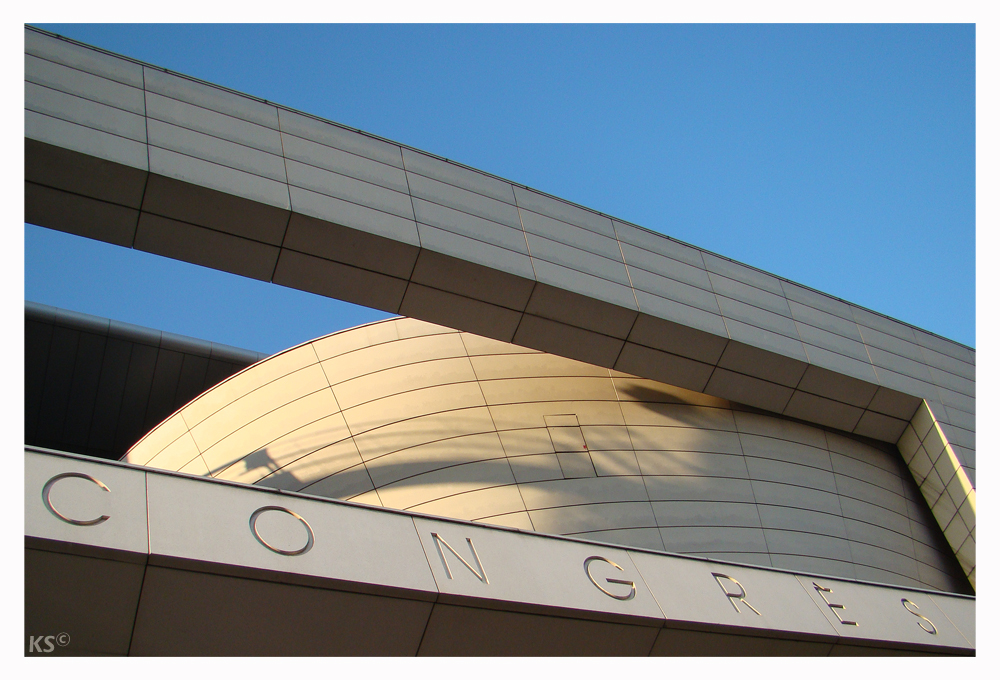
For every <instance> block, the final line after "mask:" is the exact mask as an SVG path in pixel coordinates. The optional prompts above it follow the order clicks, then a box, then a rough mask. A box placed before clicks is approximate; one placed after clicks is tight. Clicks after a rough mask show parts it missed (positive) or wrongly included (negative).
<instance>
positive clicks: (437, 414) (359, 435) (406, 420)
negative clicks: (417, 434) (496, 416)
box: [348, 404, 492, 451]
mask: <svg viewBox="0 0 1000 680" xmlns="http://www.w3.org/2000/svg"><path fill="white" fill-rule="evenodd" d="M480 408H482V409H485V408H488V407H487V406H486V405H485V404H483V405H474V406H460V407H458V408H453V409H445V410H443V411H434V412H432V413H421V414H418V415H415V416H410V417H408V418H403V419H401V420H393V421H392V422H388V423H385V424H383V425H378V426H376V427H373V428H371V429H368V430H364V431H362V432H358V433H356V434H354V435H353V437H354V439H357V438H359V437H363V436H365V435H367V434H368V433H369V432H375V431H377V430H381V429H382V428H384V427H390V426H392V425H398V424H400V423H408V422H410V421H411V420H417V419H418V418H427V417H430V416H439V415H441V414H444V413H455V412H457V411H471V410H473V409H480ZM348 425H350V424H348ZM352 431H353V430H352ZM490 431H492V430H490ZM474 434H475V433H474ZM359 451H360V449H359Z"/></svg>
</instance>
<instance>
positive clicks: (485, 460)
mask: <svg viewBox="0 0 1000 680" xmlns="http://www.w3.org/2000/svg"><path fill="white" fill-rule="evenodd" d="M484 434H488V433H484ZM388 455H392V454H388ZM504 459H505V457H504V456H503V451H501V455H499V456H492V457H490V458H477V459H475V460H463V461H459V462H457V463H451V464H449V465H444V466H442V467H438V468H433V469H430V470H425V471H423V472H417V473H414V474H412V475H408V476H406V477H400V478H399V479H394V480H392V481H391V482H385V483H384V484H377V485H376V486H375V488H376V489H385V488H387V487H390V486H392V485H393V484H398V483H399V482H405V481H406V480H408V479H414V478H416V477H420V476H423V475H429V474H432V473H436V472H440V471H442V470H450V469H452V468H457V467H462V466H463V465H476V464H477V463H488V462H490V461H494V460H504ZM365 463H366V464H367V463H368V461H365ZM511 476H512V477H513V472H512V473H511ZM509 484H514V485H516V484H517V480H515V481H513V482H504V483H503V484H500V486H507V485H509ZM494 486H495V485H494ZM484 488H492V487H484ZM470 491H475V489H470ZM460 493H464V492H460ZM426 502H430V501H426Z"/></svg>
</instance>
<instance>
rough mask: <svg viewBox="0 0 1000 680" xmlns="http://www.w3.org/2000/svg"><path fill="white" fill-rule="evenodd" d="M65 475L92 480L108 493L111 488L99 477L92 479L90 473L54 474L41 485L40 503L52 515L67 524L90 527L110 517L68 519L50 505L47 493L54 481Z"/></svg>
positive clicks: (65, 476) (64, 477) (63, 477)
mask: <svg viewBox="0 0 1000 680" xmlns="http://www.w3.org/2000/svg"><path fill="white" fill-rule="evenodd" d="M67 477H77V478H79V479H86V480H87V481H88V482H93V483H94V484H96V485H97V486H99V487H101V488H102V489H104V490H105V491H107V492H108V493H111V489H109V488H108V487H107V486H105V485H104V482H102V481H100V480H99V479H94V478H93V477H91V476H90V475H85V474H83V473H82V472H64V473H62V474H61V475H56V476H55V477H53V478H52V479H50V480H49V481H47V482H45V486H43V487H42V503H44V504H45V507H46V508H47V509H48V511H49V512H51V513H52V514H53V515H55V516H56V517H58V518H59V519H61V520H62V521H64V522H66V523H67V524H72V525H73V526H78V527H92V526H94V525H95V524H100V523H101V522H106V521H107V520H109V519H111V516H110V515H101V516H100V517H97V518H95V519H70V518H69V517H67V516H66V515H64V514H62V513H61V512H59V511H58V510H56V509H55V508H53V507H52V501H50V500H49V493H50V492H51V491H52V487H53V486H55V484H56V482H58V481H59V480H60V479H66V478H67Z"/></svg>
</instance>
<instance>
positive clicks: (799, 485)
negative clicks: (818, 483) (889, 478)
mask: <svg viewBox="0 0 1000 680" xmlns="http://www.w3.org/2000/svg"><path fill="white" fill-rule="evenodd" d="M661 476H669V477H679V476H693V475H661ZM732 479H742V478H739V477H733V478H732ZM749 479H750V481H754V482H765V483H767V484H781V485H782V486H791V487H795V488H796V489H808V490H809V491H819V492H821V493H826V494H830V495H831V496H838V497H839V496H847V494H842V493H839V492H836V491H827V490H826V489H820V488H818V487H814V486H805V485H803V484H794V483H792V482H782V481H778V480H775V479H760V478H758V477H750V478H749ZM847 498H850V499H852V500H863V499H860V498H854V496H847ZM864 502H866V503H870V504H871V505H877V504H876V503H871V501H864ZM879 507H882V506H879ZM883 509H885V510H891V508H883ZM893 512H896V511H895V510H893ZM896 514H897V515H898V514H902V513H899V512H896Z"/></svg>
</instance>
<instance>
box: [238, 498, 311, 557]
mask: <svg viewBox="0 0 1000 680" xmlns="http://www.w3.org/2000/svg"><path fill="white" fill-rule="evenodd" d="M269 510H275V511H277V512H284V513H286V514H288V515H291V516H292V517H294V518H295V519H297V520H299V521H300V522H302V526H304V527H305V528H306V535H307V538H306V544H305V545H304V546H303V547H301V548H299V549H298V550H282V549H281V548H275V547H274V546H273V545H271V544H270V543H268V542H267V541H265V540H264V539H263V538H261V536H260V534H259V533H258V532H257V519H258V518H259V517H260V516H261V515H263V514H264V513H265V512H268V511H269ZM250 533H252V534H253V537H254V538H256V539H257V542H258V543H260V544H261V545H262V546H264V547H265V548H267V549H268V550H270V551H271V552H276V553H278V554H279V555H288V556H289V557H294V556H295V555H304V554H305V553H307V552H309V551H310V550H312V547H313V542H314V539H313V530H312V527H311V526H309V522H307V521H306V520H305V519H304V518H303V517H302V516H301V515H300V514H298V513H297V512H293V511H291V510H289V509H288V508H283V507H281V506H279V505H266V506H264V507H263V508H257V509H256V510H254V512H253V514H252V515H250Z"/></svg>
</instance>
